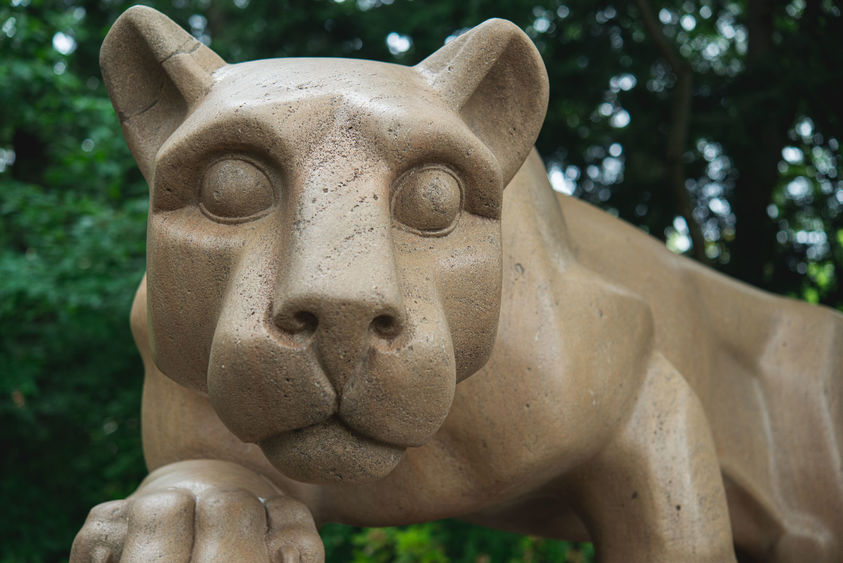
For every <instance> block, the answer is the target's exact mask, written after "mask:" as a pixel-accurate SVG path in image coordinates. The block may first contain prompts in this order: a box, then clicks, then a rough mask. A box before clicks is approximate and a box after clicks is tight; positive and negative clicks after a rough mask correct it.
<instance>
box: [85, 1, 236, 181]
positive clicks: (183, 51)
mask: <svg viewBox="0 0 843 563" xmlns="http://www.w3.org/2000/svg"><path fill="white" fill-rule="evenodd" d="M224 65H225V61H223V60H222V59H221V58H220V57H219V55H217V54H216V53H214V52H213V51H211V50H210V49H209V48H208V47H206V46H204V45H203V44H202V43H200V42H199V41H197V40H196V39H194V38H193V36H191V35H190V34H189V33H188V32H186V31H185V30H184V29H182V28H181V27H179V26H178V25H177V24H176V23H175V22H174V21H173V20H171V19H170V18H168V17H167V16H165V15H164V14H162V13H160V12H157V11H156V10H153V9H152V8H147V7H145V6H134V7H132V8H129V9H128V10H127V11H126V12H124V13H123V15H121V16H120V17H119V18H118V19H117V21H116V22H114V25H113V26H112V27H111V30H110V31H109V32H108V35H107V36H106V37H105V41H104V42H103V44H102V49H100V69H101V70H102V75H103V79H104V80H105V86H106V88H107V89H108V95H109V96H110V97H111V103H112V105H113V106H114V109H115V110H116V111H117V116H118V117H119V118H120V124H121V125H122V126H123V135H124V136H125V137H126V143H127V144H128V145H129V149H130V150H131V151H132V155H133V156H134V157H135V160H136V161H137V163H138V166H139V167H140V170H141V172H142V173H143V175H144V177H146V179H147V181H149V182H151V181H152V169H153V165H154V160H155V154H156V153H157V152H158V149H159V148H160V147H161V145H162V144H163V143H164V141H166V140H167V138H168V137H169V136H170V135H171V134H172V133H173V131H175V130H176V128H177V127H178V126H179V125H180V124H181V123H182V121H184V119H185V117H187V114H188V113H189V112H190V110H191V109H192V108H193V106H195V104H196V103H197V102H199V100H201V99H202V97H203V96H204V95H205V94H206V93H207V91H208V89H209V88H210V86H211V84H212V82H213V79H212V77H211V74H212V73H213V72H214V71H215V70H216V69H218V68H220V67H222V66H224Z"/></svg>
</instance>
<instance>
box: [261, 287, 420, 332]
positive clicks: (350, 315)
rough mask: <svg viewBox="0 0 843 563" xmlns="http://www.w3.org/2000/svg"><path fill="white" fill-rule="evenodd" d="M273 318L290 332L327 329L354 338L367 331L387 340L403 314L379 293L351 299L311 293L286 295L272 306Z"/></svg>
mask: <svg viewBox="0 0 843 563" xmlns="http://www.w3.org/2000/svg"><path fill="white" fill-rule="evenodd" d="M273 321H274V323H275V325H276V326H277V327H278V328H279V329H281V330H282V331H284V332H286V333H288V334H291V335H301V336H307V335H310V334H314V333H316V332H328V333H331V334H333V335H334V337H336V338H344V339H347V338H355V339H356V336H362V335H363V334H365V333H368V334H370V335H372V336H374V337H377V338H381V339H386V340H389V339H392V338H395V337H396V336H398V334H400V333H401V331H402V329H403V325H404V316H403V314H402V311H401V310H400V309H399V306H398V304H394V303H389V302H387V301H386V300H385V299H380V298H379V296H378V295H373V296H370V297H369V298H366V299H355V300H351V299H347V298H343V297H339V296H338V297H332V296H319V295H314V294H312V293H311V294H304V295H299V296H287V297H286V298H285V299H283V301H282V303H281V304H280V306H279V307H276V308H275V310H274V312H273ZM353 335H354V336H353Z"/></svg>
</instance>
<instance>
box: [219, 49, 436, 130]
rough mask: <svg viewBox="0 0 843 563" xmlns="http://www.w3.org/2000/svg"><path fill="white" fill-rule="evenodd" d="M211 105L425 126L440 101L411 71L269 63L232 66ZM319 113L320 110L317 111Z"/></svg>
mask: <svg viewBox="0 0 843 563" xmlns="http://www.w3.org/2000/svg"><path fill="white" fill-rule="evenodd" d="M214 79H215V83H214V86H213V88H212V90H211V94H210V96H209V99H208V101H209V102H210V103H211V104H214V105H218V106H229V107H232V108H234V109H245V108H247V107H248V108H285V109H294V108H296V107H297V106H299V105H301V104H302V103H306V104H307V106H308V108H310V109H311V111H314V110H315V109H316V108H320V109H322V110H324V111H327V112H334V113H336V112H353V111H354V110H357V111H365V113H366V114H367V115H368V116H372V117H377V116H378V115H382V116H386V117H388V116H395V115H399V116H401V117H403V118H404V119H410V118H412V117H415V118H416V119H419V120H423V119H424V116H425V115H428V114H429V113H430V112H435V113H441V112H442V111H443V110H444V109H445V108H444V104H443V101H442V99H441V98H440V97H439V95H438V94H437V93H435V92H434V91H433V90H432V89H431V88H430V87H429V86H428V84H427V83H426V82H425V80H424V79H423V77H422V76H421V75H420V74H419V73H417V72H416V71H415V70H413V69H412V68H410V67H404V66H400V65H393V64H387V63H378V62H373V61H360V60H353V59H266V60H261V61H251V62H247V63H240V64H235V65H228V66H226V67H224V68H222V69H220V70H219V71H217V72H216V73H215V75H214ZM317 111H318V110H317Z"/></svg>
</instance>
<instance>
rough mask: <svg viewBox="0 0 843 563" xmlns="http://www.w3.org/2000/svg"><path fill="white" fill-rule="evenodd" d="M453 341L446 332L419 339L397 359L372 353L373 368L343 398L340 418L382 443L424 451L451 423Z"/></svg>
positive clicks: (348, 386)
mask: <svg viewBox="0 0 843 563" xmlns="http://www.w3.org/2000/svg"><path fill="white" fill-rule="evenodd" d="M453 358H454V354H453V348H452V346H451V342H450V339H449V338H447V334H446V333H443V332H442V331H438V332H434V333H431V334H423V335H418V334H417V338H414V339H413V340H412V344H411V345H409V346H407V347H405V348H403V349H401V350H400V351H396V352H394V353H388V352H387V353H380V352H377V353H372V354H370V356H369V360H368V365H367V368H366V369H365V370H364V371H363V372H362V373H361V374H360V375H359V376H357V377H354V378H352V379H350V380H349V381H348V382H347V384H346V385H345V387H344V389H343V392H342V399H341V402H340V410H339V414H340V417H341V418H342V420H344V421H345V422H346V423H347V424H348V425H349V426H350V427H351V428H353V429H355V430H357V431H359V432H362V433H363V434H365V435H367V436H371V437H372V438H375V439H376V440H380V441H383V442H387V443H390V444H398V445H401V446H404V447H407V446H421V445H422V444H424V443H425V442H427V441H428V440H429V439H430V438H431V437H432V436H433V435H434V434H435V433H436V431H437V430H439V427H440V426H441V425H442V423H443V422H444V421H445V417H446V416H447V415H448V411H449V410H450V408H451V402H452V401H453V398H454V390H455V387H456V376H455V366H454V359H453Z"/></svg>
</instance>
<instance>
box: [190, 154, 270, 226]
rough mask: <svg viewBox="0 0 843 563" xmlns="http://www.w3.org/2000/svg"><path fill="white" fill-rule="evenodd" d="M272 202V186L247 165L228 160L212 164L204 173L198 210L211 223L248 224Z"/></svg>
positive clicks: (263, 176)
mask: <svg viewBox="0 0 843 563" xmlns="http://www.w3.org/2000/svg"><path fill="white" fill-rule="evenodd" d="M274 203H275V197H274V191H273V189H272V183H271V182H270V181H269V178H267V177H266V174H264V173H263V171H262V170H261V169H259V168H258V167H257V166H255V165H254V164H252V163H251V162H248V161H246V160H240V159H235V158H228V159H225V160H220V161H217V162H215V163H214V164H212V165H211V167H210V168H208V170H207V172H205V177H204V178H203V180H202V192H201V193H200V196H199V207H200V208H201V209H202V211H203V212H204V213H205V214H206V215H208V216H209V217H210V218H211V219H213V220H215V221H221V222H223V223H241V222H244V221H251V220H252V219H257V218H258V217H259V216H261V215H263V213H264V212H265V211H267V210H269V208H270V207H272V205H273V204H274Z"/></svg>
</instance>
